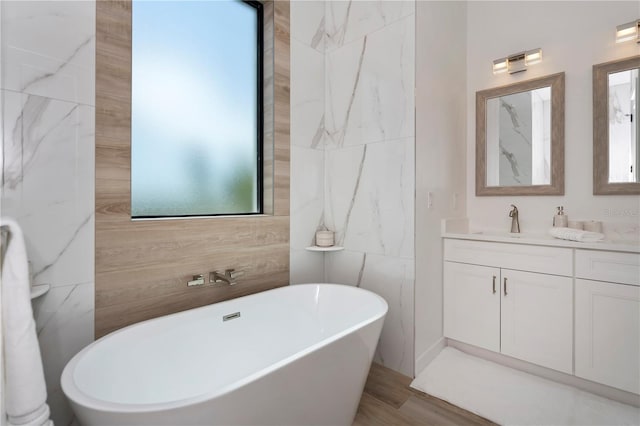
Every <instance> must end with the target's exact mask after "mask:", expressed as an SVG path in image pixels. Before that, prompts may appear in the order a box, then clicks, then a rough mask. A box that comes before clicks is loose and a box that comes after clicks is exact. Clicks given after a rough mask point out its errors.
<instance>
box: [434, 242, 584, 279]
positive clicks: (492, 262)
mask: <svg viewBox="0 0 640 426" xmlns="http://www.w3.org/2000/svg"><path fill="white" fill-rule="evenodd" d="M444 259H445V260H449V261H453V262H462V263H471V264H475V265H486V266H493V267H496V268H507V269H516V270H520V271H530V272H541V273H545V274H553V275H564V276H572V275H573V255H572V249H570V248H559V247H543V246H531V245H524V244H508V243H493V242H484V241H467V240H456V239H450V238H447V239H445V240H444Z"/></svg>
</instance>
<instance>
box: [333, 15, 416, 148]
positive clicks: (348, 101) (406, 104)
mask: <svg viewBox="0 0 640 426" xmlns="http://www.w3.org/2000/svg"><path fill="white" fill-rule="evenodd" d="M414 31H415V30H414V22H413V17H412V16H407V17H404V18H402V19H400V20H398V21H395V22H393V23H392V24H390V25H389V26H386V27H384V28H382V29H380V30H378V31H376V32H374V33H372V34H366V35H364V36H363V37H362V38H359V39H357V40H355V41H353V42H350V43H347V44H345V45H344V46H341V47H340V48H338V49H335V50H333V51H330V52H327V54H326V59H325V62H326V76H325V86H326V95H325V96H326V99H325V127H326V139H327V140H326V144H327V148H328V149H337V148H343V147H347V146H353V145H359V144H366V143H372V142H379V141H383V140H390V139H398V138H402V137H409V136H413V134H414V109H413V103H414V99H413V97H414V95H413V87H414V78H415V76H414V71H413V66H412V64H413V61H414V59H413V56H414V44H415V37H414Z"/></svg>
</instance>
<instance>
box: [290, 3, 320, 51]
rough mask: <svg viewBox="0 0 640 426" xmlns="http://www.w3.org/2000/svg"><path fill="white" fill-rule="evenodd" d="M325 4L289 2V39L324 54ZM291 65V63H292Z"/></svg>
mask: <svg viewBox="0 0 640 426" xmlns="http://www.w3.org/2000/svg"><path fill="white" fill-rule="evenodd" d="M324 5H325V2H324V1H315V0H312V1H306V0H305V1H301V0H294V1H292V2H291V38H292V39H294V40H297V41H299V42H301V43H304V44H306V45H307V46H309V47H311V48H313V49H315V50H317V51H318V52H320V53H323V54H324V49H325V6H324ZM292 63H293V61H292Z"/></svg>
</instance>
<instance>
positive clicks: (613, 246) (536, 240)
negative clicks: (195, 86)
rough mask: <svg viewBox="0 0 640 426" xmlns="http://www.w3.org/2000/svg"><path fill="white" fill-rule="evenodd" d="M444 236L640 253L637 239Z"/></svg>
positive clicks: (486, 234) (485, 234)
mask: <svg viewBox="0 0 640 426" xmlns="http://www.w3.org/2000/svg"><path fill="white" fill-rule="evenodd" d="M442 238H454V239H459V240H474V241H493V242H498V243H512V244H530V245H537V246H551V247H570V248H580V249H588V250H607V251H620V252H626V253H640V242H636V241H624V240H619V241H616V240H614V241H612V240H604V241H602V242H599V243H580V242H577V241H568V240H560V239H558V238H554V237H552V236H551V235H548V234H526V233H525V234H511V233H508V232H502V233H500V232H485V231H479V232H469V233H455V232H444V233H443V234H442Z"/></svg>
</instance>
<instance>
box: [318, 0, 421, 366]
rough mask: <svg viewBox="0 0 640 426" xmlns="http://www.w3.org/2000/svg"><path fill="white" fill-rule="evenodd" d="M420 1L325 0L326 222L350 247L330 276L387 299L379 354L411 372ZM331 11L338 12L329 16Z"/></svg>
mask: <svg viewBox="0 0 640 426" xmlns="http://www.w3.org/2000/svg"><path fill="white" fill-rule="evenodd" d="M413 13H414V2H404V1H401V2H376V1H353V2H340V1H338V2H327V8H326V14H327V18H326V26H327V27H326V32H327V41H326V42H327V53H326V56H325V73H326V74H325V127H326V132H325V201H324V215H325V224H326V226H327V227H328V228H329V229H331V230H334V231H336V240H337V244H338V245H342V246H344V247H345V250H344V251H340V252H333V253H327V254H326V255H325V277H326V279H327V281H329V282H336V283H342V284H349V285H355V286H358V287H362V288H365V289H368V290H371V291H373V292H375V293H377V294H379V295H381V296H382V297H384V298H385V300H387V303H388V304H389V313H388V314H387V318H386V320H385V325H384V328H383V331H382V335H381V338H380V343H379V346H378V350H377V352H376V360H377V361H378V362H381V363H382V364H384V365H385V366H388V367H390V368H393V369H395V370H397V371H400V372H402V373H403V374H406V375H409V376H411V375H413V367H414V361H413V359H414V354H413V352H414V351H413V345H414V340H413V329H414V323H413V293H414V281H415V280H414V192H415V165H414V163H415V160H414V159H415V153H414V150H415V141H414V121H415V120H414V109H415V108H414V80H415V76H414V74H415V73H414V67H415V58H414V56H415V53H414V43H415V40H414V39H415V36H414V33H415V31H414V15H413ZM330 15H331V16H330Z"/></svg>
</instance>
